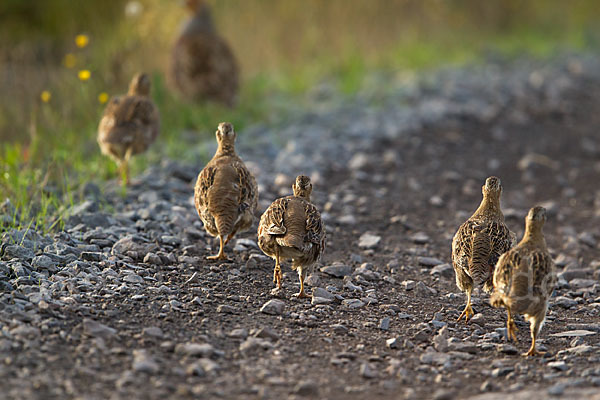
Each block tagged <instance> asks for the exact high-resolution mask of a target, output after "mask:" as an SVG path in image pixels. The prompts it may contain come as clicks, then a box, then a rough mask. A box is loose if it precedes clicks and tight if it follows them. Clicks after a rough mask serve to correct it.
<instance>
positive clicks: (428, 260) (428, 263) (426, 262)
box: [417, 257, 444, 267]
mask: <svg viewBox="0 0 600 400" xmlns="http://www.w3.org/2000/svg"><path fill="white" fill-rule="evenodd" d="M417 262H418V263H419V265H423V266H425V267H435V266H437V265H443V264H444V262H443V261H442V260H440V259H437V258H434V257H417Z"/></svg>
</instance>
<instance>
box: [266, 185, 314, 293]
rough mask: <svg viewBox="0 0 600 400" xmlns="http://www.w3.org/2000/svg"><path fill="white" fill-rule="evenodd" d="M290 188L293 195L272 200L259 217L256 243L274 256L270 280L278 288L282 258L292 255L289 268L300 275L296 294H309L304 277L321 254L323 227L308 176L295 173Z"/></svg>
mask: <svg viewBox="0 0 600 400" xmlns="http://www.w3.org/2000/svg"><path fill="white" fill-rule="evenodd" d="M292 190H293V193H294V194H293V196H287V197H283V198H280V199H277V200H275V201H274V202H273V203H272V204H271V205H270V206H269V208H268V209H267V210H266V211H265V213H264V214H263V215H262V217H261V218H260V224H259V226H258V246H259V247H260V249H261V250H262V251H263V252H264V253H265V254H266V255H268V256H269V257H271V258H273V259H274V260H275V270H274V271H273V283H277V287H278V288H281V280H282V273H281V261H282V260H285V259H290V258H291V259H292V269H294V270H297V271H298V276H299V278H300V291H299V292H298V293H297V294H295V296H298V297H308V296H307V294H306V293H305V292H304V279H305V278H306V276H307V274H308V273H309V272H312V270H313V268H314V265H315V263H316V262H317V261H318V260H319V259H320V257H321V255H322V254H323V250H324V249H325V228H324V226H323V223H322V221H321V214H320V213H319V211H318V210H317V208H316V207H315V206H314V205H313V204H312V203H311V202H310V194H311V192H312V183H311V182H310V178H309V177H307V176H304V175H300V176H298V177H297V178H296V182H295V183H294V184H293V185H292Z"/></svg>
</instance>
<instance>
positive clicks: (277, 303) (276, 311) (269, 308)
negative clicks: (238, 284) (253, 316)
mask: <svg viewBox="0 0 600 400" xmlns="http://www.w3.org/2000/svg"><path fill="white" fill-rule="evenodd" d="M284 308H285V303H284V302H283V301H281V300H278V299H271V300H269V301H267V302H266V303H265V304H263V306H262V307H261V308H260V312H261V313H265V314H270V315H281V314H282V313H283V309H284Z"/></svg>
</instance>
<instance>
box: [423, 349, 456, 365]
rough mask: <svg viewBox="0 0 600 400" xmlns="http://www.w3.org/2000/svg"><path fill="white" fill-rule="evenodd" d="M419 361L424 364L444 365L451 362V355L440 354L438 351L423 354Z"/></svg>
mask: <svg viewBox="0 0 600 400" xmlns="http://www.w3.org/2000/svg"><path fill="white" fill-rule="evenodd" d="M419 360H420V361H421V362H422V363H423V364H433V365H444V364H446V363H447V362H448V361H450V355H448V354H446V353H438V352H436V351H430V352H425V353H423V354H421V357H419Z"/></svg>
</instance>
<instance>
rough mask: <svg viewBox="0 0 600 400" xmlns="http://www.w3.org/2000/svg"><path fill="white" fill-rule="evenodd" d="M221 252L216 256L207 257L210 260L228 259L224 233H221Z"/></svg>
mask: <svg viewBox="0 0 600 400" xmlns="http://www.w3.org/2000/svg"><path fill="white" fill-rule="evenodd" d="M219 244H220V246H219V254H217V255H216V256H209V257H206V258H207V259H208V260H228V258H227V256H226V255H225V251H224V247H225V246H224V244H223V235H219Z"/></svg>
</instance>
